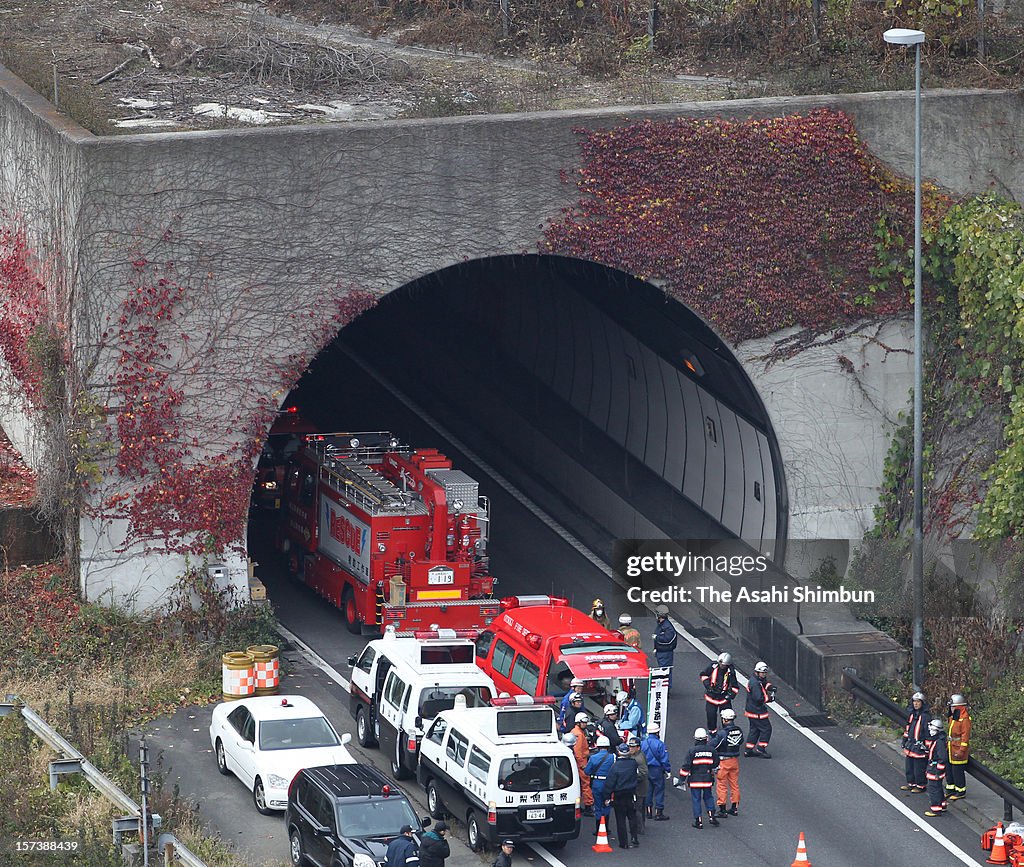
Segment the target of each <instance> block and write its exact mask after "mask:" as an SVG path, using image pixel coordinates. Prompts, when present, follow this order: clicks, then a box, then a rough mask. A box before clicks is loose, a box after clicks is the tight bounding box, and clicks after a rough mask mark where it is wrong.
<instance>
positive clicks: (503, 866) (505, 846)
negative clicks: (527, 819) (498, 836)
mask: <svg viewBox="0 0 1024 867" xmlns="http://www.w3.org/2000/svg"><path fill="white" fill-rule="evenodd" d="M515 849H516V841H515V840H502V841H501V851H500V852H499V853H498V857H497V858H495V859H494V861H493V862H492V863H491V867H512V853H513V852H514V851H515Z"/></svg>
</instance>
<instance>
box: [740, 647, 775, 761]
mask: <svg viewBox="0 0 1024 867" xmlns="http://www.w3.org/2000/svg"><path fill="white" fill-rule="evenodd" d="M773 701H775V685H774V684H772V683H770V682H769V680H768V663H766V662H759V663H758V664H757V665H755V666H754V676H753V677H752V678H750V680H748V681H747V706H746V709H745V710H744V711H743V714H744V716H746V718H747V719H748V720H750V731H749V732H747V742H746V745H745V751H744V753H743V755H745V756H747V757H748V758H749V757H751V756H755V757H757V758H761V759H770V758H771V757H772V754H771V753H769V752H768V742H769V741H770V740H771V739H772V720H771V715H770V714H769V713H768V705H769V704H771V702H773Z"/></svg>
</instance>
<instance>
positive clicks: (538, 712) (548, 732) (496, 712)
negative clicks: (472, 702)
mask: <svg viewBox="0 0 1024 867" xmlns="http://www.w3.org/2000/svg"><path fill="white" fill-rule="evenodd" d="M524 714H528V715H530V716H522V715H524ZM506 715H517V716H520V719H521V720H522V722H523V723H524V725H523V726H521V727H522V728H529V729H531V731H528V732H524V733H523V734H500V735H499V734H498V722H499V717H503V718H505V720H506V721H507V722H508V723H510V724H511V723H512V720H511V719H508V717H507V716H506ZM438 716H439V717H444V718H445V719H446V720H447V721H448V724H449V725H452V726H456V727H458V728H459V729H460V730H462V731H463V732H464V733H466V732H470V731H473V732H476V733H477V734H479V735H480V736H481V737H482V738H483V739H485V740H487V741H489V742H490V743H492V744H515V745H517V746H518V747H522V746H529V745H532V744H535V745H536V746H538V747H544V748H545V749H546V750H550V748H551V746H552V745H557V746H560V747H562V748H563V749H568V747H566V746H565V745H564V744H562V739H561V738H560V737H559V735H558V730H557V728H556V724H555V711H554V708H553V707H551V705H546V704H544V705H524V706H522V707H471V708H454V709H453V710H446V711H442V712H441V713H440V714H438ZM542 720H544V721H547V720H550V728H545V730H544V731H538V729H540V728H541V727H542V725H543V723H542ZM503 727H504V726H503ZM508 727H509V728H512V729H514V728H515V726H514V725H509V726H508Z"/></svg>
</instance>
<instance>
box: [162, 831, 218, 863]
mask: <svg viewBox="0 0 1024 867" xmlns="http://www.w3.org/2000/svg"><path fill="white" fill-rule="evenodd" d="M156 848H157V851H159V852H163V853H164V867H171V865H172V864H173V863H174V861H175V860H177V861H180V862H181V863H182V864H184V865H185V867H206V862H205V861H202V860H200V859H199V858H197V857H196V856H195V855H194V854H193V853H192V851H191V850H190V849H189V848H188V846H186V845H185V844H184V843H182V842H181V840H179V839H178V838H177V837H175V836H174V835H173V834H161V835H160V839H159V840H157V843H156Z"/></svg>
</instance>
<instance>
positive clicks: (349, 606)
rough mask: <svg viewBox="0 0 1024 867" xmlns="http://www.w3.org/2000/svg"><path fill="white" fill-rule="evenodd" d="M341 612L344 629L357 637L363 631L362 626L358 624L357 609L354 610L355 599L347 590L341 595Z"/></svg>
mask: <svg viewBox="0 0 1024 867" xmlns="http://www.w3.org/2000/svg"><path fill="white" fill-rule="evenodd" d="M341 610H342V611H343V612H344V614H345V627H346V628H347V629H348V631H349V632H351V633H352V634H353V635H359V634H361V633H362V631H363V624H362V623H360V622H359V609H358V608H356V597H355V595H354V594H353V593H352V591H351V590H350V589H349V588H347V587H346V588H345V592H344V593H342V594H341Z"/></svg>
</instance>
